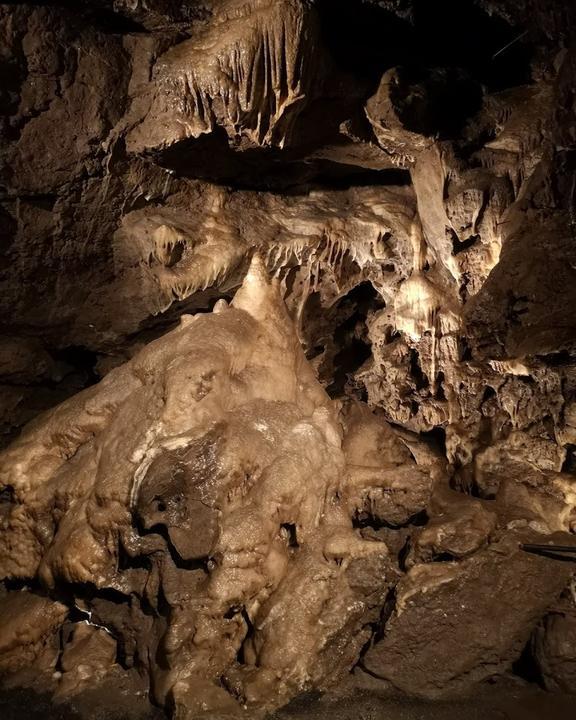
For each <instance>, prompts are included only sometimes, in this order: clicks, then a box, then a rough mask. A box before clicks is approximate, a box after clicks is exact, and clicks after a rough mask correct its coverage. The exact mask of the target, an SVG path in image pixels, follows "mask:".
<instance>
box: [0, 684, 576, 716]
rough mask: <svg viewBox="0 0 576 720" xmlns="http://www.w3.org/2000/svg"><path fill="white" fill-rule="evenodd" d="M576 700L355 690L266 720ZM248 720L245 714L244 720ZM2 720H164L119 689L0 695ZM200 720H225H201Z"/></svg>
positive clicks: (559, 708) (501, 712) (526, 708)
mask: <svg viewBox="0 0 576 720" xmlns="http://www.w3.org/2000/svg"><path fill="white" fill-rule="evenodd" d="M575 707H576V696H575V695H561V694H552V693H547V692H544V691H542V690H540V689H538V688H537V687H535V686H533V685H528V686H523V685H516V684H512V685H506V684H505V683H499V684H496V685H486V686H483V687H482V688H481V689H480V690H479V691H478V692H477V693H476V694H474V695H473V696H468V697H463V698H458V699H453V700H443V701H437V702H425V701H420V700H414V699H407V698H402V697H393V696H390V695H383V694H380V693H376V692H374V691H371V690H364V689H363V690H355V691H351V692H346V693H343V694H342V695H341V696H339V697H336V698H335V697H327V696H325V697H321V696H319V695H304V696H301V697H299V698H297V699H296V700H294V701H292V702H291V703H290V704H289V705H287V706H286V707H284V708H282V709H281V710H278V711H276V712H275V713H273V714H272V715H270V716H268V717H267V719H266V720H556V719H558V720H563V719H564V718H566V719H568V718H572V717H574V708H575ZM246 717H249V713H247V714H246ZM0 718H1V720H165V719H166V715H165V714H164V712H163V711H162V710H160V709H158V708H155V707H153V706H151V705H150V704H149V703H148V701H147V700H146V698H145V697H144V695H143V694H141V693H138V694H135V693H134V692H133V688H132V691H131V690H130V688H129V687H128V686H125V687H122V686H121V684H120V685H118V684H116V685H115V686H114V687H112V686H104V687H100V688H99V689H94V690H89V691H85V692H84V693H82V694H80V695H78V696H76V697H75V698H74V699H73V700H69V701H67V702H64V703H54V702H53V701H52V700H51V698H50V695H49V694H47V693H36V692H35V691H33V690H30V689H12V690H4V691H0ZM205 720H224V719H223V718H221V716H218V715H211V716H206V719H205Z"/></svg>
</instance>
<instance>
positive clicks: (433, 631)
mask: <svg viewBox="0 0 576 720" xmlns="http://www.w3.org/2000/svg"><path fill="white" fill-rule="evenodd" d="M570 572H571V571H570V569H569V568H567V567H566V566H565V565H564V564H562V563H559V564H553V563H552V564H551V563H550V562H549V561H547V560H546V559H543V558H533V557H530V556H528V555H527V554H526V553H523V552H522V551H520V550H518V543H517V537H514V535H509V536H504V537H503V538H502V539H501V540H500V541H499V542H497V543H495V544H493V545H492V546H491V547H490V548H489V549H487V550H484V551H482V552H480V553H478V554H477V555H475V556H474V557H473V558H471V559H470V560H464V561H462V562H461V563H453V562H444V563H426V564H421V565H416V566H414V567H413V568H412V569H411V570H410V571H409V572H408V574H407V575H406V577H405V578H404V579H403V580H402V581H401V582H400V583H399V584H398V586H397V588H396V593H397V600H396V609H395V611H394V613H393V615H392V617H391V618H390V619H389V621H388V623H387V625H386V631H385V634H384V638H383V639H382V640H381V641H380V642H377V643H376V644H375V645H374V646H373V647H372V648H371V649H370V650H369V651H368V653H367V654H366V656H365V658H364V664H365V667H366V669H367V670H369V671H370V672H371V673H373V674H375V675H377V676H379V677H382V678H385V679H388V680H390V681H391V682H392V683H394V685H396V686H397V687H399V688H401V689H402V690H404V691H406V692H409V693H411V694H416V695H419V694H421V695H424V696H425V697H435V696H438V695H439V694H443V693H445V692H446V689H447V688H451V690H452V691H454V690H457V689H460V688H461V687H462V686H464V687H465V686H469V684H470V683H473V682H475V681H478V680H482V679H484V678H487V677H490V676H491V675H495V674H497V673H498V672H501V671H502V670H504V669H505V668H506V667H508V666H510V664H511V663H512V661H513V660H514V659H516V658H517V657H518V656H519V654H520V653H521V651H522V648H523V647H524V645H525V644H526V642H527V640H528V638H529V634H530V628H531V627H533V625H534V623H535V621H536V620H537V618H538V617H539V616H540V615H541V613H542V612H543V610H545V608H547V607H549V605H550V603H551V602H554V599H555V598H557V597H558V595H559V593H560V592H561V591H562V588H563V587H564V586H565V585H566V582H567V580H568V578H569V577H570ZM495 588H498V591H497V592H494V591H495ZM423 617H426V618H427V619H428V622H424V621H423ZM439 658H441V659H442V660H441V662H440V661H439Z"/></svg>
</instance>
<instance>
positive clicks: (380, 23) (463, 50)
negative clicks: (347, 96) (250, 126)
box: [318, 0, 533, 91]
mask: <svg viewBox="0 0 576 720" xmlns="http://www.w3.org/2000/svg"><path fill="white" fill-rule="evenodd" d="M318 9H319V12H320V17H321V24H322V30H323V33H324V38H325V42H326V44H327V45H328V47H329V49H330V50H331V52H332V54H333V56H334V57H335V59H336V61H337V63H338V65H339V67H340V68H341V69H342V70H344V71H349V72H352V73H354V74H355V75H357V76H358V77H362V78H363V79H367V80H368V82H369V83H371V85H372V90H374V89H375V83H376V82H378V80H379V79H380V76H381V74H382V71H383V70H385V69H387V68H389V67H393V66H395V65H400V66H406V67H407V68H433V67H446V68H461V69H464V70H466V71H468V72H469V73H470V76H471V77H472V78H473V79H474V80H475V81H476V82H478V83H480V84H482V85H485V86H486V88H487V89H488V91H496V90H502V89H504V88H507V87H515V86H517V85H523V84H525V83H527V82H530V79H531V74H530V71H531V68H530V61H531V58H532V55H533V49H532V46H531V45H530V43H529V41H528V39H527V38H526V37H523V38H521V39H518V41H517V42H514V41H515V40H516V39H517V38H519V35H521V34H522V33H523V32H524V28H521V27H513V26H511V25H509V24H508V23H507V22H506V21H505V20H503V19H502V18H501V17H498V16H497V15H494V14H492V15H490V14H488V13H487V12H486V11H485V10H484V9H482V8H481V7H479V5H478V4H477V3H475V2H472V0H461V1H460V2H454V1H453V0H441V1H440V2H434V3H432V2H429V0H412V1H411V2H410V3H409V6H408V7H407V8H406V11H405V13H403V14H401V13H397V12H396V7H395V8H394V10H389V9H387V8H386V6H385V4H384V3H382V4H380V3H377V2H366V0H353V1H350V0H336V1H334V0H320V2H319V3H318ZM384 37H385V38H386V41H385V42H383V38H384ZM510 43H514V44H512V45H510V46H509V47H508V48H507V49H506V50H505V51H502V52H501V53H500V54H498V55H497V53H498V52H499V51H501V50H502V49H503V48H504V47H506V46H507V45H509V44H510Z"/></svg>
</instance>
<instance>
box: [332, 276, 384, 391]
mask: <svg viewBox="0 0 576 720" xmlns="http://www.w3.org/2000/svg"><path fill="white" fill-rule="evenodd" d="M384 305H385V303H384V301H383V300H382V298H381V297H380V295H379V293H378V291H377V290H376V289H375V288H374V286H373V285H372V283H371V282H369V281H366V282H363V283H360V285H357V286H356V287H355V288H353V289H352V290H350V292H349V293H347V294H346V295H345V296H344V297H343V298H341V299H340V300H339V301H338V302H337V303H336V306H335V310H336V317H338V314H339V313H342V315H344V316H345V318H346V319H345V320H343V321H341V322H340V323H339V324H338V325H336V326H335V327H334V329H333V334H332V339H333V343H334V346H335V348H336V349H337V352H336V354H335V356H334V360H333V371H332V382H331V383H330V384H329V385H328V386H327V388H326V392H327V393H328V394H329V395H330V397H339V396H341V395H343V394H344V393H345V390H346V384H347V383H348V381H349V380H350V377H351V376H352V375H353V374H354V372H355V371H356V370H358V369H359V368H360V367H361V366H362V365H363V364H364V363H365V362H366V360H368V358H369V357H370V356H371V354H372V353H371V344H370V341H369V340H368V336H367V327H366V319H367V317H368V315H369V314H370V313H372V312H374V311H376V310H379V309H381V308H382V307H384Z"/></svg>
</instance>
